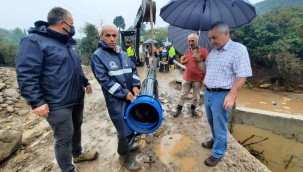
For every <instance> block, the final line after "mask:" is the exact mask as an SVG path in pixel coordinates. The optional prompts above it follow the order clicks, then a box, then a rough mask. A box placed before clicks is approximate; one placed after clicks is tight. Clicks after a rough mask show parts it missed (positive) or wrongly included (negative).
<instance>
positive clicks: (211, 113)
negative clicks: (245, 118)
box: [204, 90, 230, 158]
mask: <svg viewBox="0 0 303 172" xmlns="http://www.w3.org/2000/svg"><path fill="white" fill-rule="evenodd" d="M227 93H228V92H209V91H207V90H205V92H204V102H205V112H206V116H207V120H208V123H209V125H210V128H211V133H212V137H213V140H214V145H213V149H212V156H213V157H215V158H221V157H222V156H223V155H224V153H225V151H226V149H227V134H228V130H227V123H228V116H229V112H230V111H229V110H225V109H224V108H223V103H224V98H225V96H226V95H227Z"/></svg>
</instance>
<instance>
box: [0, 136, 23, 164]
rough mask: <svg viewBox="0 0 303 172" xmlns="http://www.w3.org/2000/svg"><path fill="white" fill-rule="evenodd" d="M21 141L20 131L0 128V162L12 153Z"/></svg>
mask: <svg viewBox="0 0 303 172" xmlns="http://www.w3.org/2000/svg"><path fill="white" fill-rule="evenodd" d="M21 141H22V133H21V131H11V130H0V150H1V151H0V162H2V161H3V160H5V159H6V158H8V157H9V156H10V155H11V154H13V153H14V152H15V151H16V150H17V149H18V148H19V147H20V146H21Z"/></svg>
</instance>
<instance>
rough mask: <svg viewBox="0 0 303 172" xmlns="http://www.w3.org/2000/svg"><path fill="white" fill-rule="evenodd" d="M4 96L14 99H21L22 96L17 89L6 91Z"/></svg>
mask: <svg viewBox="0 0 303 172" xmlns="http://www.w3.org/2000/svg"><path fill="white" fill-rule="evenodd" d="M3 96H4V97H12V98H19V97H20V94H19V93H18V91H17V90H16V89H5V90H4V91H3Z"/></svg>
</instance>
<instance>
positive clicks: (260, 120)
mask: <svg viewBox="0 0 303 172" xmlns="http://www.w3.org/2000/svg"><path fill="white" fill-rule="evenodd" d="M232 118H233V122H234V123H237V124H249V125H254V126H256V127H258V128H262V129H266V130H271V131H273V132H274V133H275V134H279V135H283V136H285V137H286V138H288V139H292V138H294V139H296V141H297V142H302V143H303V115H292V114H285V113H278V112H270V111H265V110H259V109H251V108H244V107H236V109H235V110H234V111H233V112H232V114H231V115H230V122H231V119H232Z"/></svg>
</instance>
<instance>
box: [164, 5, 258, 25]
mask: <svg viewBox="0 0 303 172" xmlns="http://www.w3.org/2000/svg"><path fill="white" fill-rule="evenodd" d="M160 16H161V17H162V18H163V20H164V21H166V22H167V23H169V24H171V25H173V26H177V27H181V28H184V29H191V30H201V31H208V30H209V28H210V26H211V25H212V24H214V23H215V22H217V21H223V22H225V23H226V24H227V25H228V26H229V27H230V28H235V27H239V26H241V25H243V24H246V23H249V22H250V21H251V20H252V19H253V18H254V17H256V10H255V7H254V6H252V5H251V4H249V3H247V2H245V1H243V0H171V1H170V2H169V3H168V4H167V5H165V6H164V7H162V8H161V11H160Z"/></svg>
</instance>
